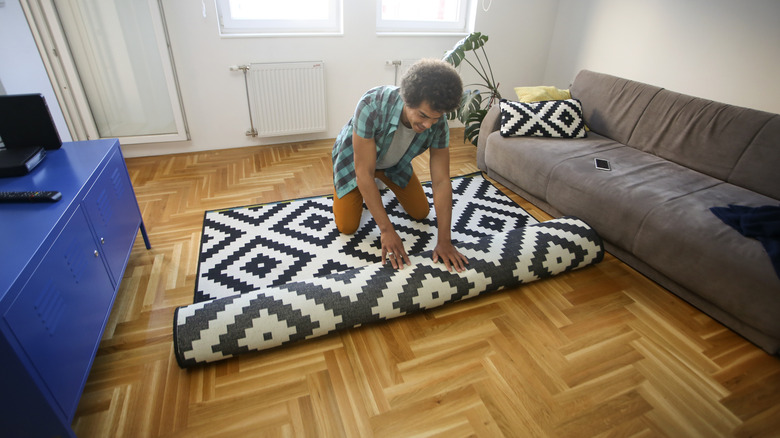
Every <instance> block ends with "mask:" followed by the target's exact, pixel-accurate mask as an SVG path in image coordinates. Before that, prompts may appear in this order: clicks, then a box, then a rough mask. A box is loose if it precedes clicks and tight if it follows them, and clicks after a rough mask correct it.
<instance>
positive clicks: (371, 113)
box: [332, 85, 450, 198]
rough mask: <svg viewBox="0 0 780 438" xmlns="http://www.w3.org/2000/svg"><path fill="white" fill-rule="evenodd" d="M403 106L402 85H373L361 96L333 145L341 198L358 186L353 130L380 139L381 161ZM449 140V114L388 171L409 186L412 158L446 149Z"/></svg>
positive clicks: (335, 182) (335, 181) (416, 139)
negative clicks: (352, 114)
mask: <svg viewBox="0 0 780 438" xmlns="http://www.w3.org/2000/svg"><path fill="white" fill-rule="evenodd" d="M403 107H404V102H403V100H402V99H401V93H400V91H399V89H398V87H394V86H389V85H385V86H381V87H376V88H372V89H371V90H369V91H368V92H366V94H364V95H363V97H362V98H361V99H360V102H358V105H357V108H356V109H355V115H354V116H353V117H352V118H351V119H349V122H347V124H346V125H344V127H343V128H342V129H341V132H340V133H339V135H338V137H337V138H336V143H335V144H334V145H333V153H332V158H333V185H334V187H336V195H337V196H338V197H339V198H341V197H342V196H344V195H346V194H347V193H349V192H350V191H352V190H353V189H355V188H356V187H357V178H356V177H355V158H354V155H353V149H352V132H353V130H354V132H355V133H356V134H357V135H359V136H361V137H363V138H373V139H374V140H375V141H376V155H377V160H380V159H381V158H382V156H383V155H384V154H385V153H386V152H387V151H388V149H390V144H391V143H392V142H393V135H394V134H395V131H396V129H398V124H399V123H400V122H401V111H402V109H403ZM449 142H450V130H449V126H448V125H447V120H446V117H442V118H441V120H439V121H438V122H436V123H435V124H434V125H433V126H431V127H430V128H429V129H427V130H426V131H425V132H423V133H422V134H417V135H415V136H414V139H413V140H412V144H411V145H409V149H408V150H407V151H406V153H405V154H404V156H403V157H401V160H400V161H399V162H398V164H396V165H395V166H393V167H390V168H387V169H385V174H386V175H387V177H388V178H390V180H391V181H393V182H394V183H396V184H398V185H399V186H401V187H406V184H408V183H409V179H410V178H411V177H412V173H414V169H413V168H412V159H414V157H416V156H418V155H420V154H422V153H423V152H425V151H426V150H428V148H430V147H433V148H437V149H438V148H446V147H448V146H449Z"/></svg>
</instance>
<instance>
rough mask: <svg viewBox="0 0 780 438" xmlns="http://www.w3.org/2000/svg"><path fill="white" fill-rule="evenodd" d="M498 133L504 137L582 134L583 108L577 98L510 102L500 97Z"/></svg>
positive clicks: (574, 136)
mask: <svg viewBox="0 0 780 438" xmlns="http://www.w3.org/2000/svg"><path fill="white" fill-rule="evenodd" d="M499 108H501V128H500V130H499V131H500V132H501V135H503V136H504V137H529V136H530V137H554V138H582V137H585V136H586V134H585V123H584V122H583V121H582V107H581V105H580V102H579V101H578V100H576V99H566V100H545V101H541V102H512V101H509V100H506V99H502V100H501V101H500V102H499Z"/></svg>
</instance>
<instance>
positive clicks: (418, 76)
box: [401, 59, 463, 113]
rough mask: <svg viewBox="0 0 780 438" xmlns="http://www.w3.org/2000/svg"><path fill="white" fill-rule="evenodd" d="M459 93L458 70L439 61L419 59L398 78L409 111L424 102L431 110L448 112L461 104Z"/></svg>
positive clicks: (461, 91)
mask: <svg viewBox="0 0 780 438" xmlns="http://www.w3.org/2000/svg"><path fill="white" fill-rule="evenodd" d="M462 94H463V82H462V81H461V79H460V75H459V74H458V72H457V70H455V68H454V67H452V66H451V65H450V64H448V63H447V62H446V61H442V60H440V59H421V60H419V61H417V62H415V63H414V64H413V65H412V66H411V67H409V70H407V71H406V73H405V74H404V76H403V78H401V98H402V99H403V100H404V103H405V104H407V105H409V106H410V107H411V108H418V107H419V106H420V105H422V103H423V102H424V101H427V102H428V105H430V106H431V109H433V110H434V111H438V112H441V113H448V112H450V111H452V110H454V109H456V108H457V107H458V105H460V99H461V95H462Z"/></svg>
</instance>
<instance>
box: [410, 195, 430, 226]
mask: <svg viewBox="0 0 780 438" xmlns="http://www.w3.org/2000/svg"><path fill="white" fill-rule="evenodd" d="M430 211H431V206H430V205H429V204H428V201H427V199H426V201H425V202H424V203H423V202H418V203H415V204H413V205H410V206H409V208H408V209H407V210H406V212H407V213H409V216H411V217H412V219H414V220H417V221H421V220H423V219H425V218H427V217H428V213H430Z"/></svg>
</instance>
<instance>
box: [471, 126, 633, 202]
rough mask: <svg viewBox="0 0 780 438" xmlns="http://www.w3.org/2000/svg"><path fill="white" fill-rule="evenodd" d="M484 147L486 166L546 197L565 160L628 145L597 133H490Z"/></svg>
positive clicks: (532, 192) (524, 187)
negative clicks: (556, 135) (560, 135)
mask: <svg viewBox="0 0 780 438" xmlns="http://www.w3.org/2000/svg"><path fill="white" fill-rule="evenodd" d="M486 143H487V144H486V146H485V147H484V153H485V158H484V160H485V161H484V162H485V165H486V168H488V169H490V171H491V172H493V173H496V174H498V175H500V176H502V177H504V178H505V179H507V180H509V181H512V182H513V183H515V184H516V185H517V186H519V187H522V188H523V190H525V191H527V192H528V193H530V194H531V195H533V196H536V197H537V198H539V199H542V200H544V199H546V196H547V184H548V183H549V181H550V173H551V172H552V170H553V169H554V168H555V166H557V165H558V164H560V163H561V162H562V161H565V160H569V159H572V158H575V157H578V156H582V155H590V154H593V153H597V152H603V151H607V150H609V149H614V148H618V147H620V148H623V147H625V146H623V145H621V144H619V143H616V142H615V141H613V140H610V139H608V138H605V137H602V136H600V135H598V134H593V133H591V134H589V135H588V137H587V138H583V139H556V138H542V137H524V138H523V139H522V141H518V139H517V138H506V137H502V136H500V135H499V133H498V132H494V133H492V134H490V136H489V137H488V138H487V139H486Z"/></svg>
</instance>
